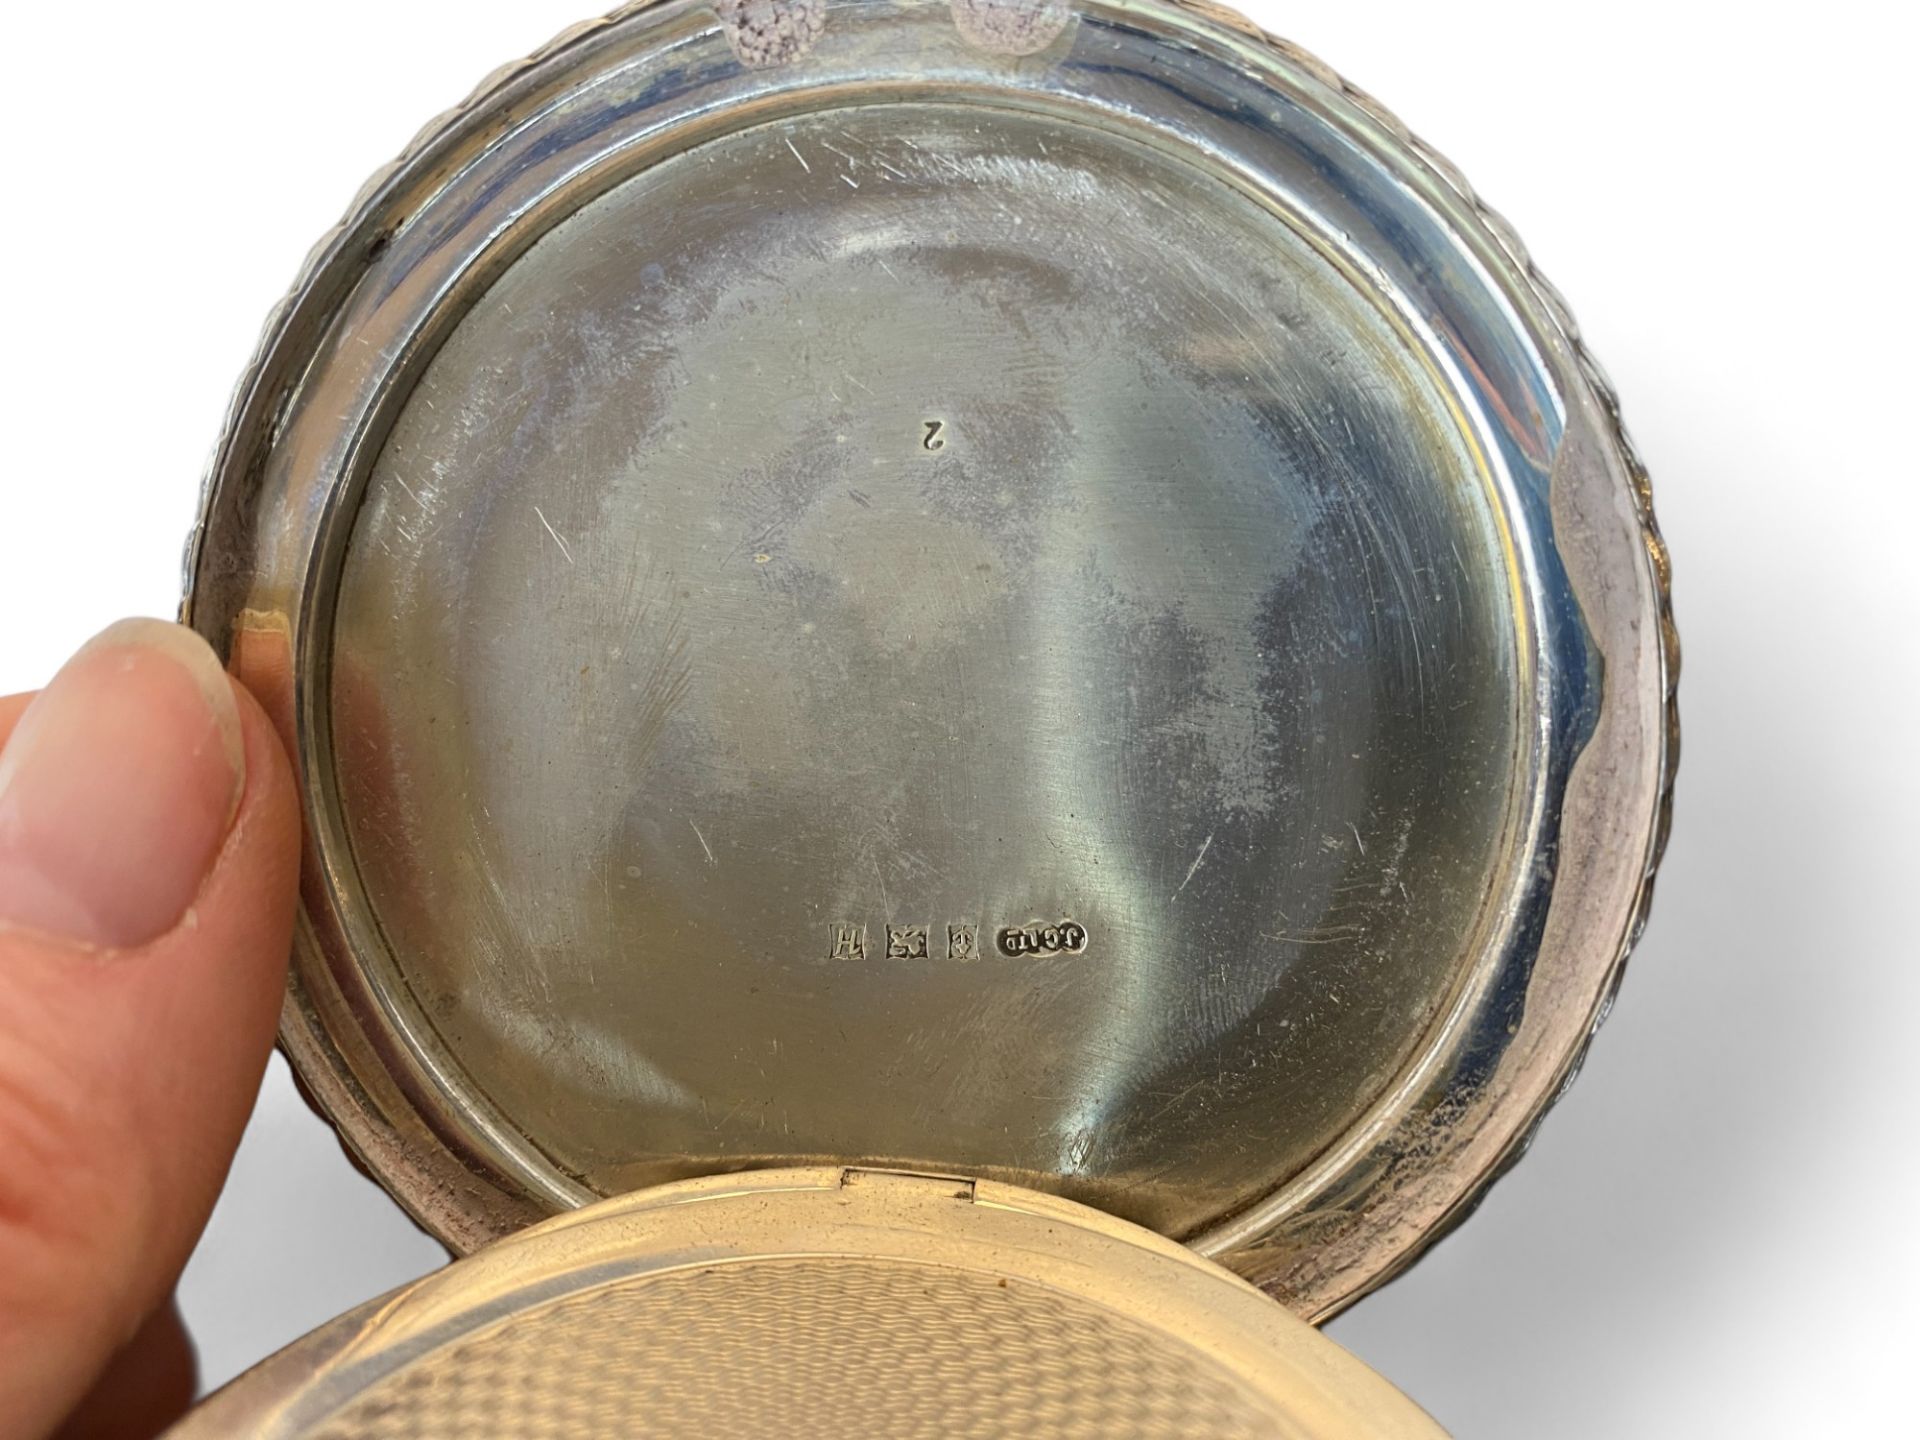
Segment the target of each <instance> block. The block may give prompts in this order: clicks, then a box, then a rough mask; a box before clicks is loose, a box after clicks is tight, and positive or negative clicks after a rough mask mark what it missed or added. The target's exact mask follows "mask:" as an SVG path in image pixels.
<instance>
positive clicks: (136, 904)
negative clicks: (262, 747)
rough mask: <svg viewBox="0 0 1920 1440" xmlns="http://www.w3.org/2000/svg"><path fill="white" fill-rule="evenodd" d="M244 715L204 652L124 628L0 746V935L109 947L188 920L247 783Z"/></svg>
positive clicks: (199, 645)
mask: <svg viewBox="0 0 1920 1440" xmlns="http://www.w3.org/2000/svg"><path fill="white" fill-rule="evenodd" d="M245 771H246V759H245V750H244V749H243V746H242V742H241V736H240V712H239V710H238V708H237V707H236V706H235V704H234V699H233V690H232V687H231V686H230V685H229V684H228V681H227V677H226V673H225V672H224V671H223V670H222V669H221V668H220V662H219V660H218V659H216V658H215V656H214V653H213V651H212V650H211V649H210V648H208V646H207V642H206V641H204V640H202V639H201V638H200V637H199V636H198V635H196V634H194V633H193V632H192V631H191V630H187V629H184V628H183V627H181V626H178V625H169V624H167V623H165V622H164V621H160V620H122V621H120V622H119V623H118V624H115V625H111V626H109V627H108V628H107V629H105V630H103V631H101V632H100V634H98V635H96V636H95V637H94V638H93V639H92V640H89V641H88V642H87V643H86V645H85V646H83V647H82V648H81V650H80V652H79V653H78V654H76V655H75V656H74V657H73V658H72V659H71V660H69V661H68V662H67V663H66V664H65V665H64V666H63V667H62V668H61V670H60V673H59V674H58V675H56V676H54V678H53V683H52V684H50V685H48V686H47V688H46V689H45V690H42V691H41V692H40V694H39V695H38V696H37V697H36V698H35V699H34V701H33V703H32V704H31V705H29V706H28V707H27V710H26V713H25V714H23V715H22V716H21V717H20V720H19V723H18V724H17V725H15V727H14V731H13V735H12V737H11V738H10V739H9V740H8V741H7V744H6V749H5V750H4V751H0V928H13V929H23V930H34V931H38V932H40V933H42V934H45V935H54V936H61V937H64V938H66V939H69V940H73V941H76V942H78V943H80V944H83V945H89V946H94V947H98V948H102V949H125V948H128V947H131V946H136V945H144V944H146V943H147V942H148V941H149V940H153V939H157V938H158V937H159V936H161V935H164V934H166V932H167V931H169V930H171V929H172V928H173V927H174V926H175V925H177V924H179V923H180V920H181V918H182V916H184V915H185V914H186V911H187V909H188V907H189V906H191V905H192V904H193V901H194V897H195V896H196V895H198V894H199V891H200V885H201V881H202V880H203V879H205V877H206V873H207V871H208V869H209V868H210V867H211V866H212V864H213V860H214V856H215V855H216V854H218V852H219V850H220V846H221V844H222V842H223V841H224V840H225V838H226V833H227V828H228V826H229V825H231V824H232V823H233V815H234V811H235V809H236V808H237V807H238V805H239V803H240V793H241V789H242V787H243V786H244V784H245V779H246V775H245Z"/></svg>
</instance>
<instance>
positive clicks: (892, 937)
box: [887, 925, 927, 960]
mask: <svg viewBox="0 0 1920 1440" xmlns="http://www.w3.org/2000/svg"><path fill="white" fill-rule="evenodd" d="M887 958H888V959H889V960H924V959H926V958H927V927H926V926H925V925H889V926H887Z"/></svg>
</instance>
